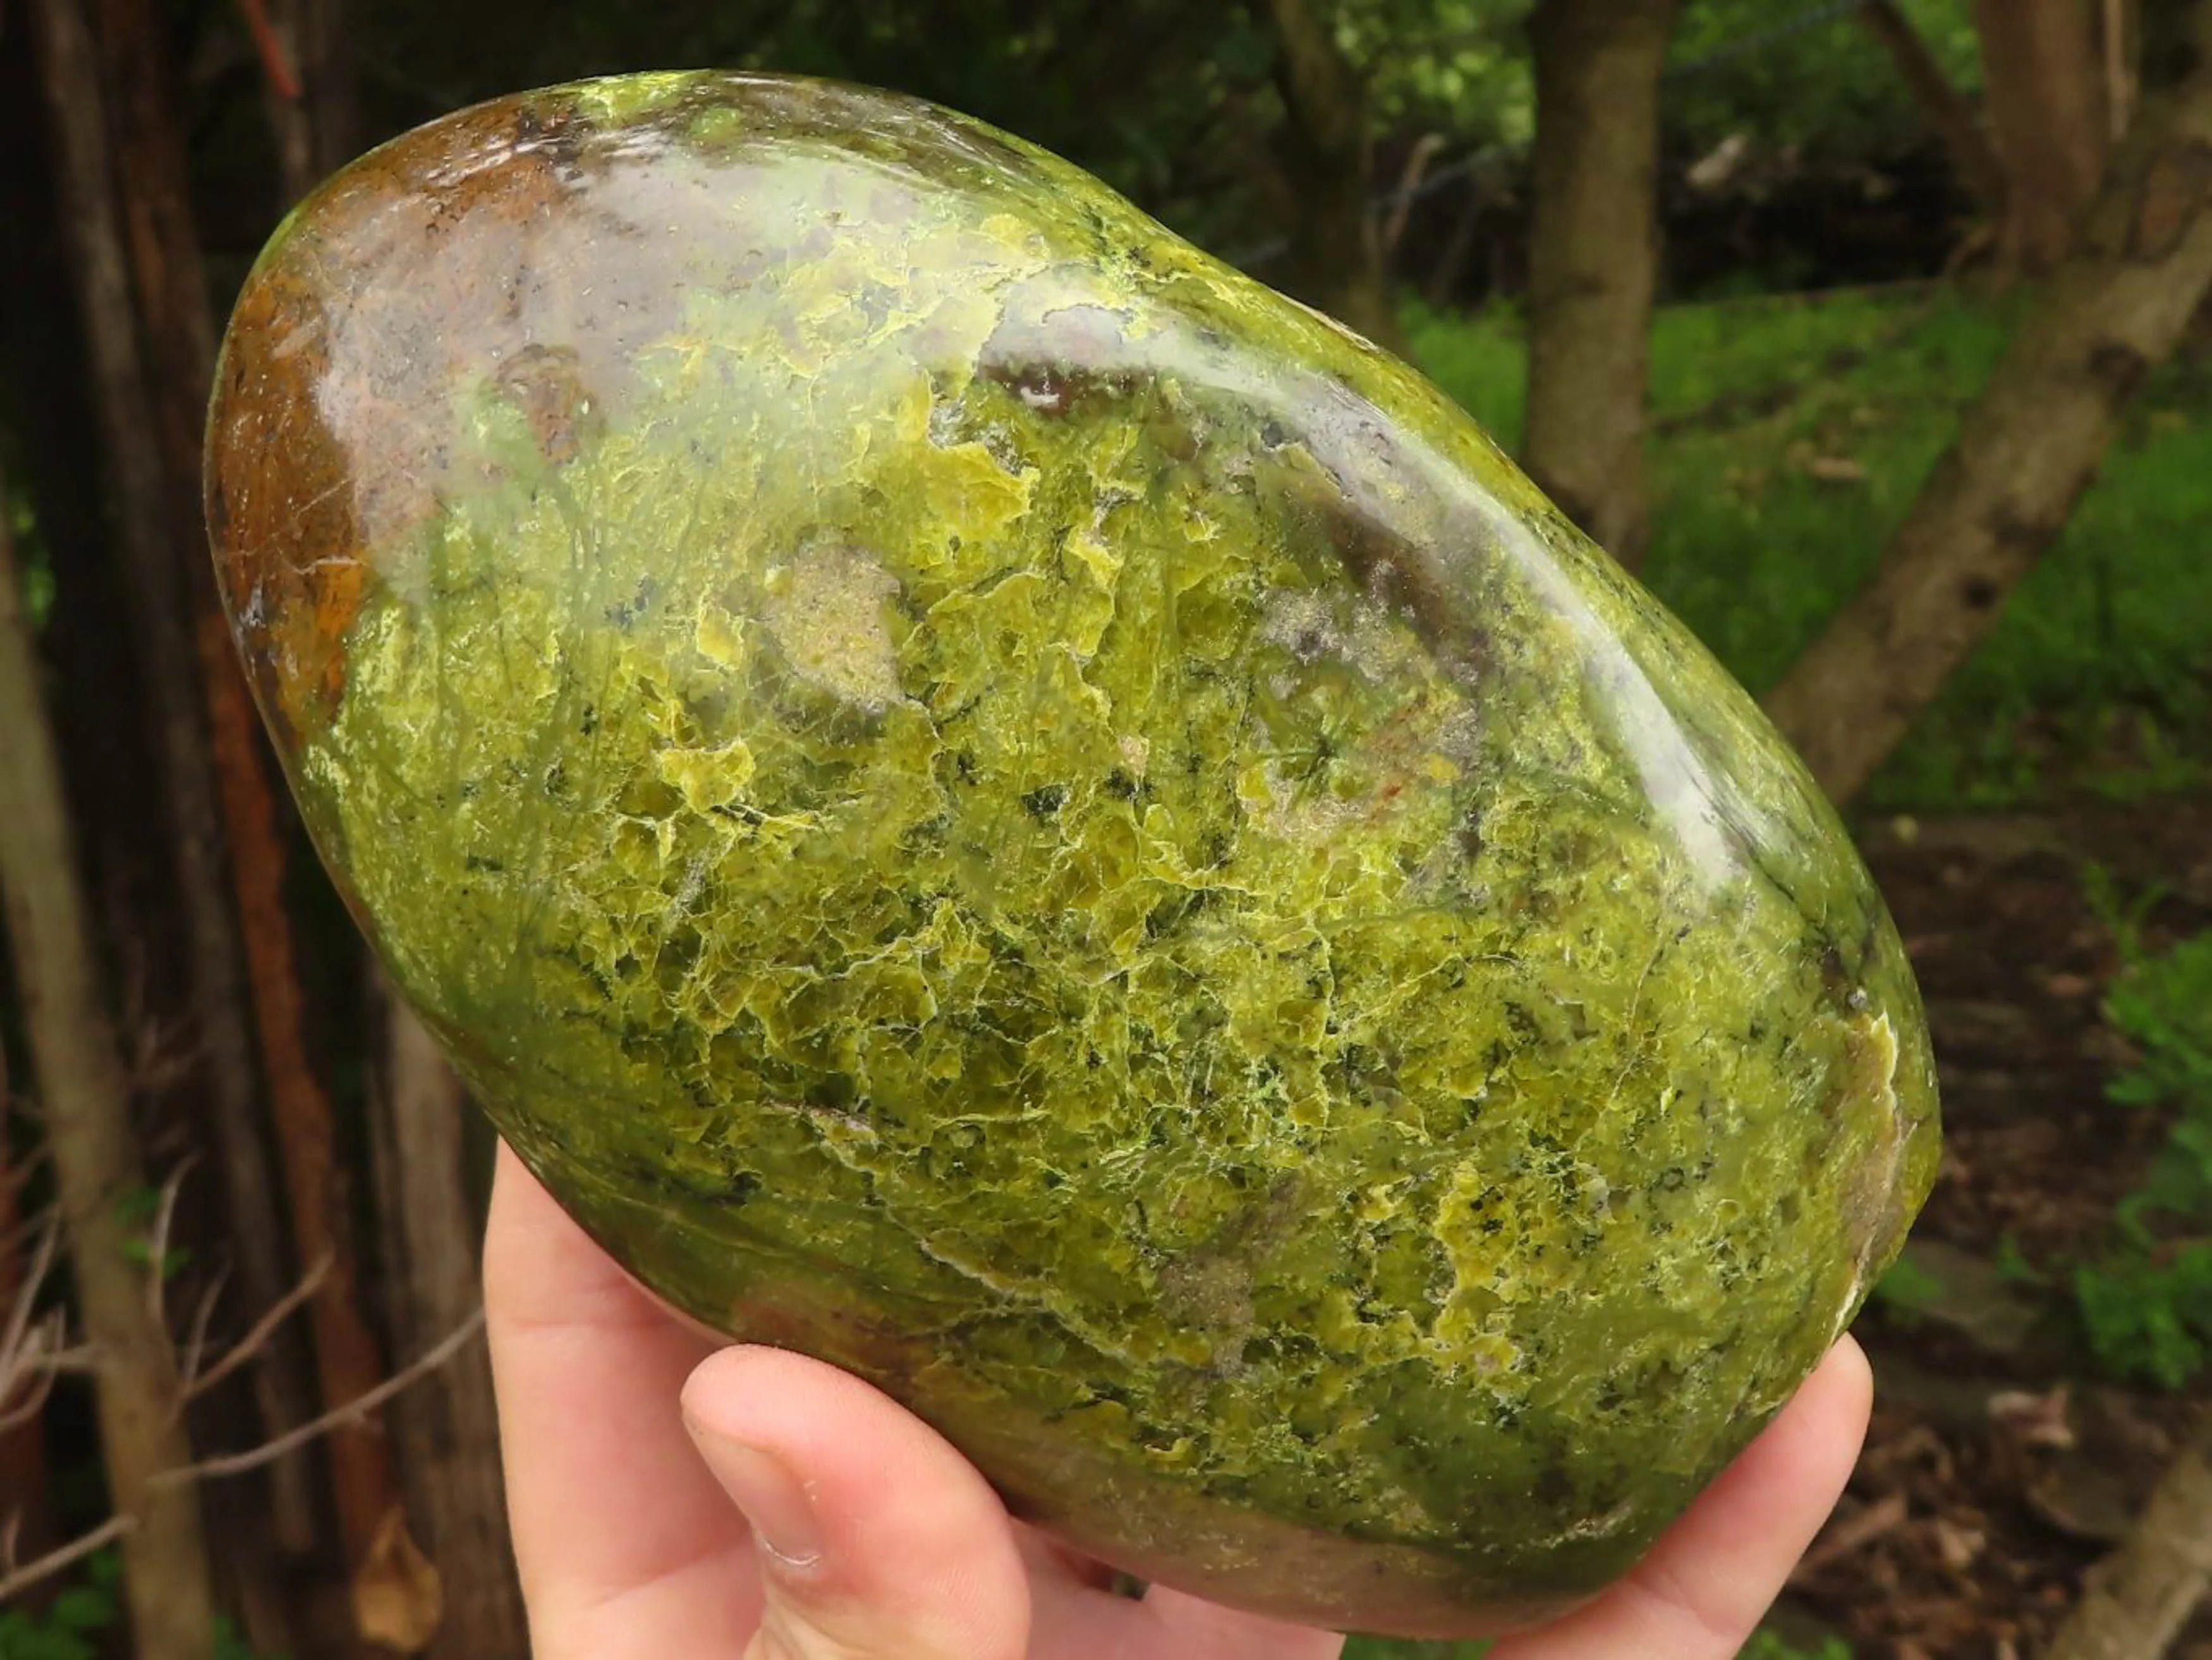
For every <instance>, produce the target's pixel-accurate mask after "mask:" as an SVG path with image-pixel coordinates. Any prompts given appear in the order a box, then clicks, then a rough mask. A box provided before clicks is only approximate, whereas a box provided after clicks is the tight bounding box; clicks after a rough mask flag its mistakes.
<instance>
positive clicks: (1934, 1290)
mask: <svg viewBox="0 0 2212 1660" xmlns="http://www.w3.org/2000/svg"><path fill="white" fill-rule="evenodd" d="M1943 1289H1944V1287H1943V1282H1942V1280H1940V1279H1938V1278H1937V1277H1936V1275H1934V1274H1930V1273H1929V1271H1928V1270H1927V1269H1926V1268H1923V1267H1922V1266H1921V1265H1920V1264H1919V1262H1916V1261H1915V1260H1914V1259H1913V1258H1912V1257H1911V1256H1909V1255H1907V1256H1899V1258H1898V1259H1897V1261H1896V1262H1893V1263H1892V1264H1891V1265H1890V1268H1889V1271H1888V1272H1887V1273H1886V1274H1883V1275H1882V1276H1881V1279H1879V1280H1876V1281H1875V1286H1874V1300H1875V1302H1877V1303H1879V1304H1881V1306H1882V1307H1883V1308H1884V1309H1885V1310H1887V1312H1888V1314H1889V1316H1890V1317H1891V1318H1892V1319H1893V1320H1896V1321H1898V1322H1899V1323H1901V1324H1905V1325H1910V1324H1911V1323H1913V1322H1914V1321H1917V1319H1919V1318H1920V1316H1922V1315H1923V1314H1924V1313H1925V1312H1926V1311H1927V1310H1928V1309H1929V1307H1930V1306H1931V1305H1933V1304H1935V1302H1936V1299H1937V1298H1941V1297H1942V1295H1943Z"/></svg>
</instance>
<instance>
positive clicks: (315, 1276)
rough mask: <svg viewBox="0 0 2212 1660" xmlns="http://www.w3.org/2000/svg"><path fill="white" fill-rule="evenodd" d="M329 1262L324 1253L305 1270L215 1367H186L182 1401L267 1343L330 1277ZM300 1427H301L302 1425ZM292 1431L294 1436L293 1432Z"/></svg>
mask: <svg viewBox="0 0 2212 1660" xmlns="http://www.w3.org/2000/svg"><path fill="white" fill-rule="evenodd" d="M333 1260H334V1259H333V1257H332V1256H331V1253H330V1252H328V1251H325V1252H324V1253H323V1256H322V1260H321V1261H319V1262H317V1263H316V1264H315V1266H314V1267H313V1268H310V1269H308V1270H307V1274H306V1276H305V1277H304V1278H302V1279H301V1281H300V1283H299V1284H298V1285H296V1286H293V1287H292V1289H291V1290H289V1291H288V1292H285V1293H284V1295H283V1297H281V1298H278V1299H277V1301H276V1304H275V1305H274V1306H273V1307H271V1308H270V1310H269V1311H268V1312H267V1313H266V1314H264V1315H263V1316H261V1317H260V1318H259V1319H258V1320H257V1321H255V1322H254V1323H253V1327H252V1330H250V1331H248V1332H247V1333H246V1335H245V1336H243V1337H241V1338H240V1339H239V1340H238V1341H237V1342H236V1343H235V1344H234V1345H233V1346H232V1347H231V1350H230V1353H228V1354H226V1355H224V1356H223V1357H222V1359H220V1360H218V1361H216V1363H215V1365H212V1366H210V1368H209V1369H208V1370H207V1371H204V1372H201V1373H198V1374H197V1376H195V1374H194V1371H193V1369H192V1367H191V1365H187V1367H186V1368H185V1389H184V1394H185V1400H187V1401H189V1400H191V1399H192V1398H193V1397H194V1396H196V1395H201V1394H204V1392H206V1391H207V1390H209V1389H213V1388H214V1387H215V1386H216V1384H217V1383H221V1382H222V1380H223V1379H224V1378H225V1377H228V1376H229V1375H230V1374H231V1373H232V1372H234V1371H236V1370H237V1369H238V1368H239V1367H240V1365H243V1364H244V1363H245V1361H246V1359H248V1358H250V1357H251V1356H252V1353H254V1351H255V1350H257V1349H258V1348H259V1347H261V1346H262V1345H263V1344H264V1343H266V1342H267V1341H269V1336H270V1333H271V1332H273V1331H275V1330H276V1328H277V1327H278V1326H280V1325H282V1324H283V1323H284V1317H285V1316H287V1315H289V1314H290V1313H291V1312H292V1311H293V1310H295V1309H297V1308H298V1307H299V1306H300V1305H301V1304H303V1303H305V1302H306V1301H307V1299H308V1298H311V1297H313V1295H314V1294H315V1292H317V1291H318V1290H319V1289H320V1288H321V1286H322V1283H323V1281H324V1280H325V1278H326V1277H328V1275H329V1274H330V1271H331V1262H332V1261H333ZM192 1359H193V1360H194V1361H195V1362H197V1346H196V1347H195V1353H194V1354H193V1357H192ZM302 1427H305V1426H302ZM295 1433H296V1432H295Z"/></svg>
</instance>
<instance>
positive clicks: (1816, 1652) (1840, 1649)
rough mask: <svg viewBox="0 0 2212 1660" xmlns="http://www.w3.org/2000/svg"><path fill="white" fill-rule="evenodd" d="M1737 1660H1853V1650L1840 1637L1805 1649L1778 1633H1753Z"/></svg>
mask: <svg viewBox="0 0 2212 1660" xmlns="http://www.w3.org/2000/svg"><path fill="white" fill-rule="evenodd" d="M1736 1660H1851V1649H1850V1644H1848V1643H1846V1642H1844V1639H1842V1638H1840V1637H1830V1638H1826V1639H1822V1641H1821V1644H1820V1647H1819V1648H1817V1649H1804V1648H1799V1647H1798V1646H1797V1645H1796V1644H1795V1643H1792V1642H1790V1640H1789V1639H1787V1638H1785V1637H1784V1636H1783V1635H1781V1633H1778V1632H1771V1631H1759V1632H1754V1633H1752V1638H1751V1641H1749V1642H1748V1643H1746V1644H1745V1645H1743V1648H1742V1649H1741V1651H1739V1652H1738V1654H1737V1656H1736Z"/></svg>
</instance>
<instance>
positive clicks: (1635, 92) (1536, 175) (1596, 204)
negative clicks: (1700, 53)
mask: <svg viewBox="0 0 2212 1660" xmlns="http://www.w3.org/2000/svg"><path fill="white" fill-rule="evenodd" d="M1677 7H1678V0H1540V3H1539V4H1538V5H1537V7H1536V9H1535V11H1534V14H1533V15H1531V17H1530V19H1529V23H1528V33H1529V40H1530V44H1531V46H1533V47H1534V52H1535V69H1536V150H1535V155H1534V161H1533V163H1532V169H1533V172H1532V180H1531V186H1530V187H1531V190H1532V192H1533V193H1534V204H1533V205H1534V213H1533V216H1532V219H1531V222H1530V224H1529V228H1528V429H1527V435H1526V437H1525V440H1524V441H1523V445H1522V449H1523V452H1524V453H1523V457H1522V459H1523V460H1524V462H1525V464H1526V465H1527V466H1528V472H1529V475H1530V477H1533V478H1534V480H1535V481H1536V483H1537V485H1538V486H1539V487H1540V488H1541V489H1543V491H1544V492H1545V493H1546V494H1547V495H1548V496H1550V497H1551V498H1552V499H1553V501H1554V502H1557V503H1558V504H1559V508H1560V509H1561V511H1563V512H1564V513H1565V514H1566V515H1567V516H1568V517H1569V518H1571V519H1572V520H1574V521H1575V522H1576V523H1577V525H1579V526H1582V528H1583V530H1584V531H1585V532H1588V534H1589V537H1590V538H1591V539H1592V540H1593V541H1595V542H1596V543H1597V544H1599V545H1600V546H1601V547H1603V548H1605V549H1606V550H1608V551H1609V552H1611V553H1612V555H1613V557H1614V558H1616V559H1618V560H1620V562H1621V563H1622V564H1624V565H1627V566H1629V567H1631V568H1633V567H1634V566H1636V565H1637V564H1638V563H1639V562H1641V560H1642V558H1643V555H1644V541H1645V538H1646V536H1647V533H1648V531H1647V524H1646V518H1647V514H1648V512H1649V508H1648V504H1647V502H1646V499H1645V486H1644V383H1645V381H1646V380H1647V379H1648V376H1649V370H1650V334H1651V303H1652V298H1653V295H1654V294H1655V292H1656V289H1657V286H1658V280H1659V222H1658V218H1659V216H1658V169H1659V71H1660V70H1661V68H1662V65H1663V64H1664V63H1665V61H1666V56H1667V41H1668V36H1669V35H1670V34H1672V33H1673V32H1674V15H1675V12H1676V10H1677Z"/></svg>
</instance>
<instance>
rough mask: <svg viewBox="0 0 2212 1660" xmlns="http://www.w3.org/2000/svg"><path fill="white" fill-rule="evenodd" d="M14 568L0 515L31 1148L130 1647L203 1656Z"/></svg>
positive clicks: (106, 1078) (5, 854)
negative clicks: (64, 1271)
mask: <svg viewBox="0 0 2212 1660" xmlns="http://www.w3.org/2000/svg"><path fill="white" fill-rule="evenodd" d="M37 652H38V647H37V642H36V641H35V639H34V638H33V635H32V632H31V623H30V617H29V616H28V614H27V612H26V611H25V609H24V605H23V584H22V574H21V572H20V571H19V570H17V569H16V568H15V549H14V545H13V544H12V542H11V541H10V540H9V534H8V525H7V520H6V515H4V514H0V732H5V733H7V734H8V741H7V742H6V743H5V744H0V889H4V891H5V898H6V901H7V919H8V942H9V947H10V951H11V954H12V956H13V958H14V960H15V985H16V988H17V993H18V995H19V997H20V998H21V1003H22V1007H23V1020H24V1025H25V1027H26V1029H27V1037H28V1038H29V1041H30V1046H31V1056H32V1061H33V1065H34V1066H35V1067H36V1068H37V1071H38V1078H39V1085H40V1096H41V1098H42V1099H43V1100H44V1102H45V1104H46V1150H47V1153H48V1155H49V1157H50V1158H52V1161H53V1171H54V1187H55V1191H56V1195H57V1197H58V1202H59V1204H60V1206H61V1209H62V1219H63V1225H64V1228H65V1229H66V1230H67V1232H68V1238H69V1243H70V1274H71V1277H72V1279H73V1280H74V1281H75V1283H76V1302H77V1308H78V1311H79V1316H80V1318H81V1320H82V1324H83V1328H84V1334H85V1337H86V1339H87V1341H88V1342H90V1344H91V1345H92V1347H93V1348H94V1351H95V1353H97V1354H98V1355H99V1357H100V1365H99V1373H98V1380H99V1406H100V1450H101V1454H102V1456H103V1458H104V1460H105V1462H106V1470H107V1486H108V1492H109V1495H110V1498H111V1499H112V1502H113V1504H114V1505H115V1507H116V1510H117V1511H118V1513H119V1514H122V1515H125V1516H128V1517H132V1518H133V1525H132V1526H131V1529H130V1531H129V1532H128V1533H126V1534H125V1535H124V1541H123V1560H124V1577H125V1595H126V1597H127V1599H128V1602H129V1606H130V1609H131V1629H132V1634H133V1638H134V1640H135V1644H136V1647H135V1650H134V1652H135V1653H136V1654H137V1656H138V1657H139V1660H208V1657H209V1656H210V1654H211V1653H212V1651H213V1645H214V1640H215V1604H214V1599H213V1596H212V1595H211V1593H210V1580H209V1576H208V1557H207V1549H206V1546H205V1542H204V1540H203V1538H202V1536H201V1532H200V1517H199V1501H198V1499H197V1496H196V1495H195V1494H194V1493H192V1491H191V1488H190V1487H186V1486H170V1487H163V1486H162V1485H161V1482H160V1481H159V1479H158V1478H159V1477H160V1476H161V1475H162V1473H163V1472H164V1471H168V1470H175V1469H180V1468H183V1467H184V1466H185V1465H186V1464H188V1463H189V1462H191V1447H190V1446H189V1445H188V1444H186V1442H185V1433H184V1429H183V1426H182V1424H181V1423H180V1422H179V1419H178V1416H177V1405H178V1380H177V1371H176V1356H175V1353H174V1352H173V1350H172V1349H171V1347H170V1346H169V1335H168V1333H167V1331H165V1330H163V1329H162V1328H161V1323H160V1322H159V1321H158V1320H157V1319H156V1318H155V1311H154V1308H153V1306H152V1304H151V1303H150V1302H149V1298H147V1296H146V1288H145V1285H144V1282H143V1274H142V1272H141V1270H140V1269H139V1268H137V1267H136V1266H135V1265H134V1264H133V1263H132V1262H131V1257H130V1255H129V1251H130V1247H131V1240H130V1239H129V1237H127V1230H126V1228H125V1224H124V1221H123V1211H122V1209H121V1206H120V1201H122V1200H123V1199H124V1197H125V1195H129V1194H131V1193H133V1192H135V1191H136V1190H137V1189H139V1188H140V1187H142V1186H143V1183H144V1180H145V1177H144V1173H143V1171H142V1170H141V1169H140V1167H139V1164H138V1148H137V1140H136V1139H135V1136H134V1132H133V1130H132V1127H131V1089H130V1083H129V1080H128V1079H127V1077H126V1076H125V1071H124V1066H123V1055H122V1050H121V1049H120V1047H119V1045H118V1042H117V1037H116V1033H115V1029H114V1027H113V1025H112V1024H111V1021H110V1017H109V1015H108V1012H107V1010H106V1006H104V1002H103V1000H102V997H101V995H100V991H99V989H98V978H99V974H98V970H97V968H96V966H95V964H96V962H97V958H96V954H95V952H94V946H93V941H92V937H91V928H90V923H89V919H88V912H87V907H86V904H85V902H84V892H83V886H82V881H81V879H80V878H79V876H78V869H77V860H76V848H75V844H74V843H73V842H71V840H70V830H69V825H68V823H67V821H66V820H65V818H64V812H63V807H62V800H63V797H62V776H61V766H60V763H59V760H58V756H57V752H56V750H55V746H54V738H53V728H52V726H51V725H50V724H49V723H48V721H47V719H46V709H45V705H44V703H43V702H42V700H41V699H40V694H39V678H38V666H37V665H38V657H37Z"/></svg>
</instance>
